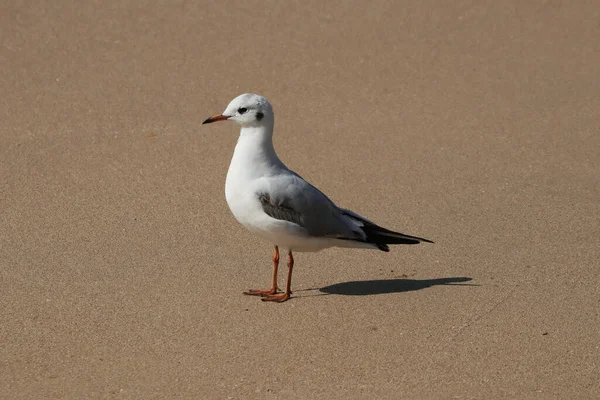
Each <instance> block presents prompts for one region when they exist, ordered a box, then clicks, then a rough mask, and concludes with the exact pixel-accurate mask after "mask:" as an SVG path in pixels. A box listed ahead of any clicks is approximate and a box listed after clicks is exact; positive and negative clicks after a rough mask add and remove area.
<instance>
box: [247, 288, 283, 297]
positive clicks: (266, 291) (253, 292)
mask: <svg viewBox="0 0 600 400" xmlns="http://www.w3.org/2000/svg"><path fill="white" fill-rule="evenodd" d="M278 290H279V288H277V287H276V288H271V289H248V290H247V291H245V292H244V294H247V295H248V296H269V295H274V294H276V293H277V291H278Z"/></svg>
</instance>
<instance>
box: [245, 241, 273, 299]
mask: <svg viewBox="0 0 600 400" xmlns="http://www.w3.org/2000/svg"><path fill="white" fill-rule="evenodd" d="M278 267H279V248H278V247H277V246H275V250H274V251H273V284H272V285H271V289H248V291H247V292H244V294H247V295H250V296H264V295H270V294H275V293H277V291H278V290H279V288H278V287H277V268H278Z"/></svg>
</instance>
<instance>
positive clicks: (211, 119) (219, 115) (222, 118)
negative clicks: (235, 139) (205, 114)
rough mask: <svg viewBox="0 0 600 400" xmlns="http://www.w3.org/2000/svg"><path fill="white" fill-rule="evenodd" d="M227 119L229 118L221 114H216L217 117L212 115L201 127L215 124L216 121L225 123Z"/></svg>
mask: <svg viewBox="0 0 600 400" xmlns="http://www.w3.org/2000/svg"><path fill="white" fill-rule="evenodd" d="M228 119H229V117H226V116H224V115H223V114H217V115H213V116H212V117H210V118H208V119H206V120H205V121H204V122H203V123H202V125H204V124H211V123H213V122H217V121H227V120H228Z"/></svg>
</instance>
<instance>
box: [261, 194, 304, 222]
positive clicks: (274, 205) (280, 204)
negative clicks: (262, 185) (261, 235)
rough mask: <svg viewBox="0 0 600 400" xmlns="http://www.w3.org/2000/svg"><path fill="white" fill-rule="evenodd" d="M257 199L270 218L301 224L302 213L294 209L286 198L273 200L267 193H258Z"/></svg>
mask: <svg viewBox="0 0 600 400" xmlns="http://www.w3.org/2000/svg"><path fill="white" fill-rule="evenodd" d="M258 200H259V201H260V204H261V206H262V208H263V211H264V212H265V214H267V215H268V216H270V217H271V218H275V219H279V220H284V221H289V222H293V223H295V224H298V225H300V226H303V225H304V224H303V221H302V214H300V213H299V212H298V211H296V210H295V209H294V206H293V205H292V204H291V202H290V200H289V199H288V198H280V199H278V200H277V201H273V200H272V199H271V196H270V195H269V194H268V193H260V194H259V195H258Z"/></svg>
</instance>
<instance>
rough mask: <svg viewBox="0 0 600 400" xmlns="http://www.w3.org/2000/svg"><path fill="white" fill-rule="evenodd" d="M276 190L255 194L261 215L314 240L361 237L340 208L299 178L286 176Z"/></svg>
mask: <svg viewBox="0 0 600 400" xmlns="http://www.w3.org/2000/svg"><path fill="white" fill-rule="evenodd" d="M277 186H278V187H277V189H278V190H272V191H270V193H268V192H266V191H265V192H261V193H258V194H257V195H258V199H259V201H260V203H261V205H262V209H263V211H264V212H265V213H266V214H267V215H269V216H270V217H271V218H275V219H279V220H284V221H288V222H292V223H294V224H297V225H299V226H300V227H302V228H304V229H305V230H306V231H307V233H308V234H309V235H310V236H313V237H332V238H336V237H337V238H348V239H354V238H357V237H360V236H362V235H361V234H360V230H357V229H356V228H357V227H355V226H354V224H353V223H352V222H351V220H350V219H348V218H347V217H345V216H344V215H343V213H342V212H341V211H342V210H341V209H340V208H338V207H337V206H336V205H335V204H334V203H333V202H332V201H331V200H330V199H329V198H328V197H327V196H326V195H325V194H323V193H322V192H321V191H320V190H318V189H317V188H315V187H314V186H312V185H310V184H309V183H308V182H306V181H305V180H304V179H302V178H301V177H299V176H297V175H294V176H289V177H288V179H285V180H284V181H283V182H282V181H279V182H278V183H277Z"/></svg>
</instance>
